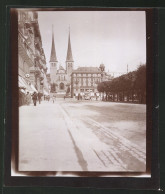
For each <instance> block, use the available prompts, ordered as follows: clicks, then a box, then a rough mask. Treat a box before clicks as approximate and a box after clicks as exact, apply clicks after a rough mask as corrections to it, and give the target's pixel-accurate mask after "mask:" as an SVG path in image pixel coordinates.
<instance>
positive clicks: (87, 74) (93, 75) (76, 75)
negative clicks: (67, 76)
mask: <svg viewBox="0 0 165 194" xmlns="http://www.w3.org/2000/svg"><path fill="white" fill-rule="evenodd" d="M73 77H101V74H100V73H98V74H89V73H86V74H84V73H81V74H76V73H75V74H73Z"/></svg>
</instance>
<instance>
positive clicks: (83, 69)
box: [73, 67, 101, 73]
mask: <svg viewBox="0 0 165 194" xmlns="http://www.w3.org/2000/svg"><path fill="white" fill-rule="evenodd" d="M73 72H75V73H76V72H98V73H99V72H101V71H100V69H99V68H98V67H78V68H77V69H76V70H74V71H73Z"/></svg>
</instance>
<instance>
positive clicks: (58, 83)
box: [49, 31, 111, 97]
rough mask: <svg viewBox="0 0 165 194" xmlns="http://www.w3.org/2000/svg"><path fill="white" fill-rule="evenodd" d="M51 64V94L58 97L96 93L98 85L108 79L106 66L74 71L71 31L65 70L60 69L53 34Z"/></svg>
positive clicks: (80, 68) (82, 68)
mask: <svg viewBox="0 0 165 194" xmlns="http://www.w3.org/2000/svg"><path fill="white" fill-rule="evenodd" d="M49 62H50V83H51V93H57V94H58V95H59V94H63V95H65V94H66V93H69V94H70V95H71V97H73V96H74V95H78V94H82V93H83V94H84V93H85V92H93V93H96V92H97V84H98V83H99V82H101V81H105V78H106V79H107V74H106V73H105V71H104V69H105V67H104V64H101V65H100V67H79V68H77V69H74V60H73V56H72V48H71V40H70V31H69V36H68V48H67V54H66V61H65V65H66V68H65V69H64V68H63V67H62V66H61V65H60V66H59V67H58V60H57V56H56V50H55V43H54V33H53V32H52V47H51V54H50V61H49ZM110 79H111V77H110Z"/></svg>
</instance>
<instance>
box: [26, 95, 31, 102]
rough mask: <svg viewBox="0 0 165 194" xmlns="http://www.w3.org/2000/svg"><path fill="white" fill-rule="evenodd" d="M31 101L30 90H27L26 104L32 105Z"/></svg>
mask: <svg viewBox="0 0 165 194" xmlns="http://www.w3.org/2000/svg"><path fill="white" fill-rule="evenodd" d="M30 103H31V95H30V93H29V92H27V94H26V104H27V105H30Z"/></svg>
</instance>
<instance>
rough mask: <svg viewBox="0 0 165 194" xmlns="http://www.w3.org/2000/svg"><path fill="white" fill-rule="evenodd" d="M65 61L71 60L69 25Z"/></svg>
mask: <svg viewBox="0 0 165 194" xmlns="http://www.w3.org/2000/svg"><path fill="white" fill-rule="evenodd" d="M66 61H73V57H72V49H71V42H70V26H69V37H68V51H67V57H66Z"/></svg>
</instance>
